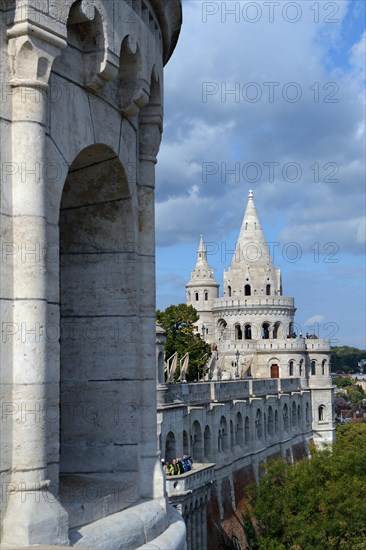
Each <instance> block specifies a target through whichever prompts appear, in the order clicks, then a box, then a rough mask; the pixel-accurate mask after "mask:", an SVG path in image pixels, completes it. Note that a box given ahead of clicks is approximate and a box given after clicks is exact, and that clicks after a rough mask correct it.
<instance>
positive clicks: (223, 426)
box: [220, 416, 229, 453]
mask: <svg viewBox="0 0 366 550" xmlns="http://www.w3.org/2000/svg"><path fill="white" fill-rule="evenodd" d="M220 431H221V447H222V451H223V452H224V453H225V452H227V451H228V450H229V437H228V435H229V434H228V431H227V422H226V418H225V416H222V417H221V419H220Z"/></svg>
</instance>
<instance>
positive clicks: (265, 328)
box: [262, 322, 270, 340]
mask: <svg viewBox="0 0 366 550" xmlns="http://www.w3.org/2000/svg"><path fill="white" fill-rule="evenodd" d="M269 327H270V324H269V323H268V322H265V323H262V338H263V340H269Z"/></svg>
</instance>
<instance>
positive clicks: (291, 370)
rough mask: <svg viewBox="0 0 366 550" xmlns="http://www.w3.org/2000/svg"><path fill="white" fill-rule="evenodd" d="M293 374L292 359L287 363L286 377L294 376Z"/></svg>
mask: <svg viewBox="0 0 366 550" xmlns="http://www.w3.org/2000/svg"><path fill="white" fill-rule="evenodd" d="M294 373H295V361H294V360H293V359H291V360H290V361H289V362H288V375H289V376H294Z"/></svg>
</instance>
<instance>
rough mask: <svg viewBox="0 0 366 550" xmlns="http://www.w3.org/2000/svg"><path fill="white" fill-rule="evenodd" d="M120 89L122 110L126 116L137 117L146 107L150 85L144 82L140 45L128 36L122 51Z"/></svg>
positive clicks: (123, 42)
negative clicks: (141, 109) (140, 110)
mask: <svg viewBox="0 0 366 550" xmlns="http://www.w3.org/2000/svg"><path fill="white" fill-rule="evenodd" d="M119 58H120V65H119V76H118V80H117V82H118V88H119V89H120V93H119V96H120V109H121V111H122V113H123V114H125V115H126V116H131V115H135V114H137V113H138V111H139V109H140V108H141V107H144V106H145V105H146V104H147V103H148V101H149V96H150V89H149V88H147V86H148V84H147V83H146V82H144V80H143V74H144V67H143V60H142V56H141V51H140V47H139V45H138V43H137V42H136V41H135V40H134V39H133V38H132V37H131V35H127V36H125V37H124V39H123V41H122V44H121V50H120V57H119Z"/></svg>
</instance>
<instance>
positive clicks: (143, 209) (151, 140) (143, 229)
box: [137, 106, 162, 498]
mask: <svg viewBox="0 0 366 550" xmlns="http://www.w3.org/2000/svg"><path fill="white" fill-rule="evenodd" d="M139 122H140V124H139V170H138V174H139V179H138V186H137V187H138V204H139V220H138V222H139V243H138V254H139V261H140V263H141V280H140V319H141V323H140V326H141V331H140V341H141V344H140V349H141V351H142V354H141V360H140V364H141V371H140V376H141V382H140V384H141V403H142V404H143V414H141V437H140V441H141V455H140V494H141V497H142V498H154V497H158V498H159V497H160V496H161V485H162V479H161V477H162V470H161V467H160V461H159V454H160V451H158V448H157V447H158V446H157V439H156V367H155V361H156V360H155V357H156V348H155V346H156V338H155V309H156V308H155V164H156V162H157V161H156V155H157V153H158V151H159V147H160V141H161V131H162V110H161V107H160V108H159V107H157V106H151V107H149V106H148V107H145V108H144V109H143V111H142V112H141V114H140V117H139ZM157 466H158V467H157Z"/></svg>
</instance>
